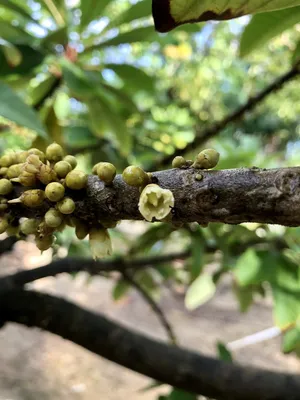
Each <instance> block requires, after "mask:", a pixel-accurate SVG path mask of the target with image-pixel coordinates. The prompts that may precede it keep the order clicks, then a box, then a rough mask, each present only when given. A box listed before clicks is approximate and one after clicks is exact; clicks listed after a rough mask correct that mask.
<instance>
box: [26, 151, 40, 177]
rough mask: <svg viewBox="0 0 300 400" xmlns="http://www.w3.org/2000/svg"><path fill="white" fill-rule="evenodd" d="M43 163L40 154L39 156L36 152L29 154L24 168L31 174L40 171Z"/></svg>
mask: <svg viewBox="0 0 300 400" xmlns="http://www.w3.org/2000/svg"><path fill="white" fill-rule="evenodd" d="M41 165H42V162H41V160H40V159H39V156H37V155H36V154H29V156H28V157H27V159H26V162H25V164H24V167H23V169H24V171H26V172H28V173H30V174H36V173H37V172H38V171H39V168H40V166H41Z"/></svg>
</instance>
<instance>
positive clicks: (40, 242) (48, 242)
mask: <svg viewBox="0 0 300 400" xmlns="http://www.w3.org/2000/svg"><path fill="white" fill-rule="evenodd" d="M53 242H54V237H53V235H49V236H45V237H43V238H42V239H40V238H36V239H35V244H36V247H37V248H38V249H39V250H41V251H46V250H48V249H50V247H51V246H52V245H53Z"/></svg>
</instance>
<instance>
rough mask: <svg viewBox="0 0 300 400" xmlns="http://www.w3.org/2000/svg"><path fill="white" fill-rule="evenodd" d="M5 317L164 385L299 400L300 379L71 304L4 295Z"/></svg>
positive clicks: (242, 397) (244, 397)
mask: <svg viewBox="0 0 300 400" xmlns="http://www.w3.org/2000/svg"><path fill="white" fill-rule="evenodd" d="M0 319H1V321H0V322H2V324H4V323H5V322H8V321H11V322H17V323H20V324H23V325H26V326H29V327H31V326H35V327H39V328H41V329H44V330H47V331H49V332H52V333H55V334H57V335H59V336H61V337H63V338H65V339H68V340H71V341H72V342H74V343H77V344H79V345H80V346H83V347H85V348H86V349H88V350H90V351H92V352H94V353H96V354H98V355H100V356H102V357H104V358H106V359H108V360H111V361H113V362H116V363H118V364H119V365H122V366H124V367H127V368H129V369H131V370H133V371H136V372H139V373H141V374H143V375H146V376H148V377H150V378H153V379H156V380H158V381H160V382H165V383H168V384H170V385H172V386H175V387H178V388H180V389H184V390H187V391H192V392H195V393H197V394H202V395H205V396H209V397H213V398H215V399H218V400H228V399H230V400H253V399H255V400H298V399H299V393H300V377H299V376H297V375H289V374H278V373H275V372H270V371H265V370H260V369H255V368H250V367H241V366H238V365H235V364H230V363H225V362H223V361H220V360H216V359H213V358H211V357H206V356H204V355H201V354H199V353H193V352H191V351H188V350H186V349H182V348H178V347H176V346H169V345H167V344H165V343H162V342H159V341H156V340H153V339H150V338H148V337H146V336H143V335H141V334H138V333H135V332H133V331H130V330H128V329H126V328H124V327H122V326H121V325H118V324H116V323H114V322H112V321H109V320H108V319H106V318H105V317H103V316H100V315H98V314H95V313H93V312H90V311H87V310H85V309H83V308H81V307H79V306H77V305H75V304H72V303H70V302H68V301H66V300H63V299H59V298H55V297H53V296H50V295H47V294H42V293H35V292H32V291H22V290H19V291H12V292H9V293H7V294H5V295H2V296H0Z"/></svg>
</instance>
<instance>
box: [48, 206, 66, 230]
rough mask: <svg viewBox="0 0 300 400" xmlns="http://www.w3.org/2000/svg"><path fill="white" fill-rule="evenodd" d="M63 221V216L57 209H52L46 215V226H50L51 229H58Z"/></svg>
mask: <svg viewBox="0 0 300 400" xmlns="http://www.w3.org/2000/svg"><path fill="white" fill-rule="evenodd" d="M62 221H63V216H62V214H61V213H60V212H59V211H57V210H55V208H50V210H48V211H47V212H46V214H45V222H46V225H48V226H50V227H51V228H57V227H59V225H60V224H61V223H62Z"/></svg>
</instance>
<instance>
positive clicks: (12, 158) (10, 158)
mask: <svg viewBox="0 0 300 400" xmlns="http://www.w3.org/2000/svg"><path fill="white" fill-rule="evenodd" d="M16 161H17V157H16V153H7V154H4V156H2V157H1V158H0V166H1V167H7V168H8V167H10V166H11V165H13V164H16Z"/></svg>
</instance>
